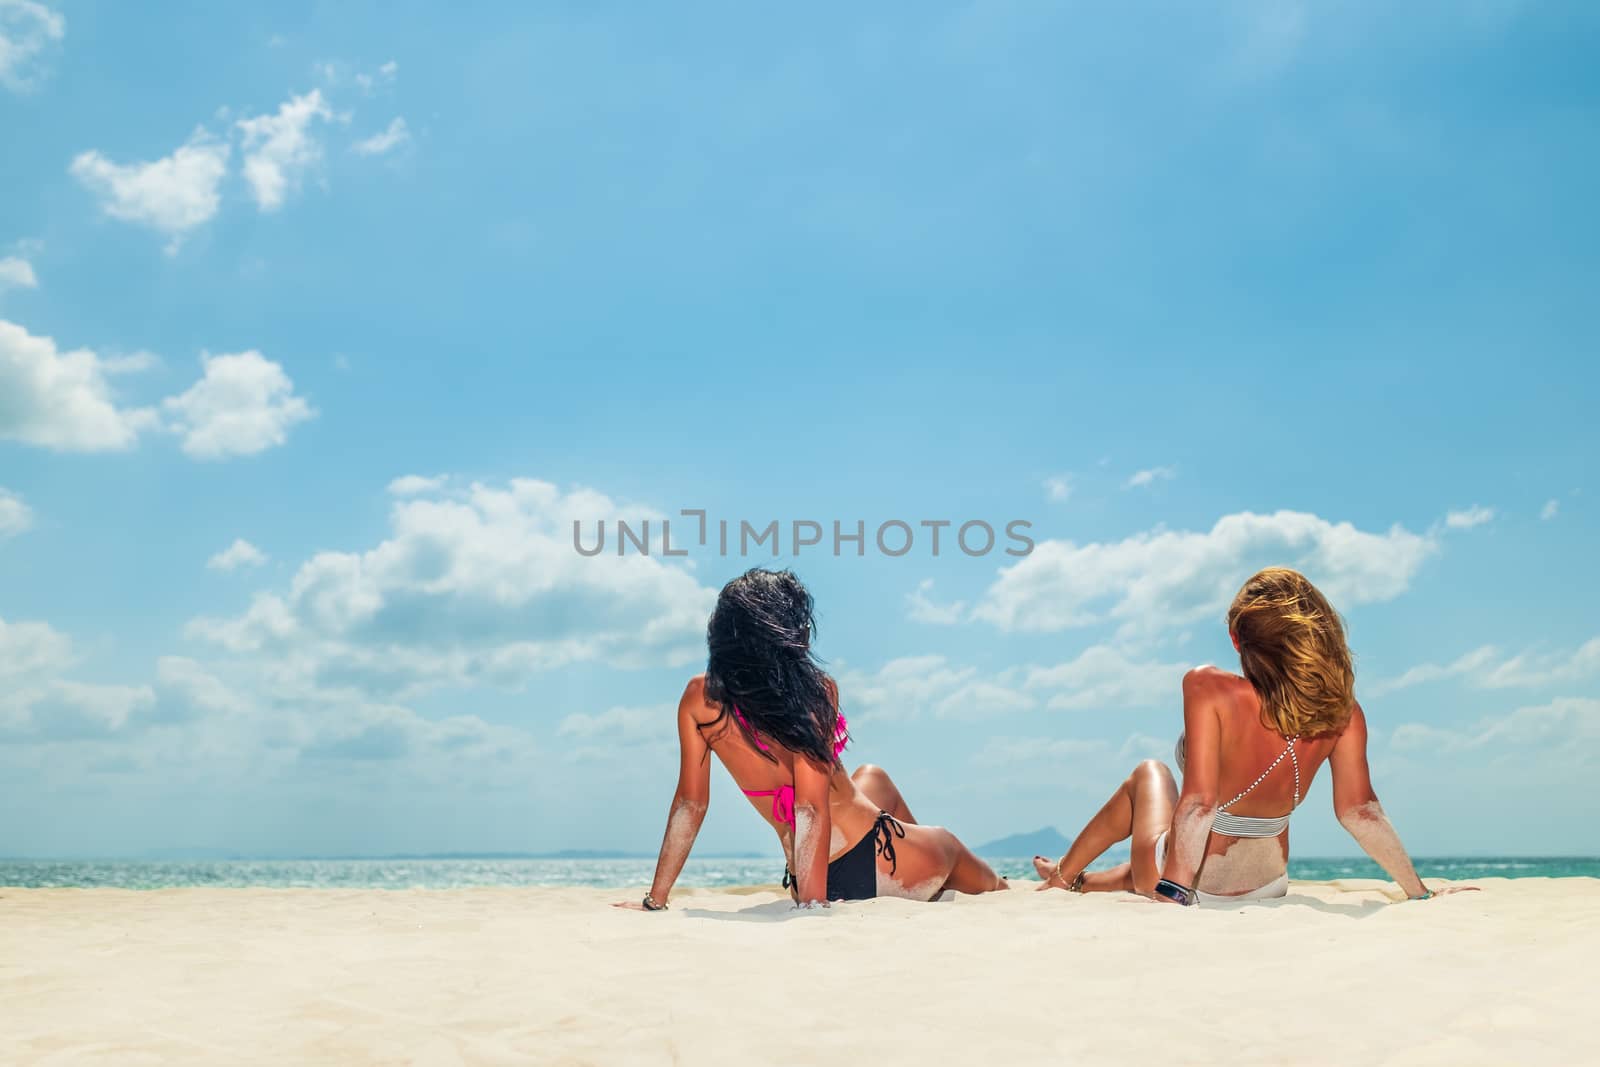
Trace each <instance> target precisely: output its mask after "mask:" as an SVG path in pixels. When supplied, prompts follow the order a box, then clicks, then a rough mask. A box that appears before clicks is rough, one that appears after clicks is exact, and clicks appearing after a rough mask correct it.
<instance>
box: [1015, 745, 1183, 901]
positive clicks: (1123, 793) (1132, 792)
mask: <svg viewBox="0 0 1600 1067" xmlns="http://www.w3.org/2000/svg"><path fill="white" fill-rule="evenodd" d="M1177 806H1178V784H1177V782H1176V781H1175V780H1174V779H1173V777H1172V772H1171V771H1170V770H1168V769H1167V765H1166V764H1164V763H1162V762H1160V761H1159V760H1145V761H1144V762H1143V763H1141V764H1139V766H1137V767H1135V768H1134V769H1133V773H1132V774H1130V775H1128V777H1127V780H1126V781H1124V782H1123V783H1122V784H1121V785H1120V786H1118V787H1117V791H1116V792H1115V793H1112V794H1111V799H1110V800H1108V801H1106V802H1105V806H1104V807H1102V808H1101V809H1100V810H1099V811H1098V812H1096V813H1095V816H1094V818H1092V819H1090V820H1089V822H1088V825H1086V826H1085V827H1084V828H1083V830H1082V832H1081V833H1079V834H1078V838H1077V840H1076V841H1074V842H1072V846H1071V847H1070V848H1068V849H1067V853H1066V855H1064V856H1062V857H1061V862H1060V863H1059V864H1052V863H1051V862H1050V861H1049V860H1047V859H1045V858H1044V857H1043V856H1035V857H1034V860H1033V865H1034V868H1035V869H1036V870H1037V871H1038V872H1039V877H1040V878H1043V879H1045V884H1044V885H1042V886H1040V888H1041V889H1048V888H1051V887H1058V888H1065V886H1066V885H1067V884H1068V883H1069V882H1070V881H1071V880H1072V879H1073V878H1076V877H1077V876H1078V873H1079V872H1081V871H1082V870H1083V869H1084V868H1085V867H1087V866H1089V864H1091V863H1093V862H1094V861H1095V860H1096V859H1097V858H1098V857H1099V856H1100V854H1101V853H1103V852H1104V851H1105V850H1106V849H1108V848H1110V847H1111V846H1112V845H1114V844H1116V843H1117V842H1118V841H1125V840H1127V839H1128V838H1130V837H1131V838H1132V839H1133V846H1132V850H1131V856H1130V861H1129V863H1128V864H1125V865H1124V866H1123V867H1118V868H1117V869H1115V870H1114V871H1098V872H1096V873H1095V874H1089V875H1085V876H1084V880H1083V888H1084V891H1085V892H1098V891H1104V890H1111V889H1131V890H1134V891H1136V892H1141V893H1143V892H1148V890H1149V889H1150V888H1151V887H1153V886H1154V885H1155V883H1156V879H1158V878H1159V877H1160V876H1161V872H1160V871H1159V870H1157V869H1156V861H1155V842H1156V838H1158V837H1160V836H1161V834H1162V833H1163V832H1164V831H1166V830H1167V829H1168V828H1169V827H1171V825H1172V813H1173V811H1174V809H1176V808H1177ZM1057 870H1060V871H1062V872H1063V874H1064V880H1063V879H1060V878H1057V877H1056V874H1055V872H1056V871H1057Z"/></svg>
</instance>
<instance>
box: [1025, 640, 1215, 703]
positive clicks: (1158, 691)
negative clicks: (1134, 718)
mask: <svg viewBox="0 0 1600 1067" xmlns="http://www.w3.org/2000/svg"><path fill="white" fill-rule="evenodd" d="M1189 666H1190V665H1188V664H1183V663H1162V662H1159V661H1155V660H1144V659H1139V658H1137V657H1134V656H1131V655H1129V653H1128V652H1127V651H1125V650H1123V649H1119V648H1116V647H1114V646H1111V645H1095V646H1094V647H1092V648H1088V649H1085V650H1084V651H1083V652H1081V653H1079V654H1078V655H1077V656H1076V657H1075V658H1073V659H1071V660H1068V661H1067V662H1065V663H1061V664H1057V665H1056V666H1054V667H1032V668H1029V669H1028V671H1027V672H1026V676H1025V681H1024V683H1023V684H1024V686H1025V687H1026V688H1027V689H1028V690H1029V691H1032V692H1042V693H1046V694H1048V696H1047V698H1046V706H1047V707H1050V708H1061V709H1069V710H1075V709H1085V710H1093V709H1098V708H1125V707H1158V706H1161V705H1164V704H1165V705H1174V706H1176V705H1177V704H1178V703H1179V700H1180V698H1179V695H1178V693H1179V682H1180V680H1181V679H1182V677H1183V673H1184V671H1186V670H1187V669H1188V667H1189Z"/></svg>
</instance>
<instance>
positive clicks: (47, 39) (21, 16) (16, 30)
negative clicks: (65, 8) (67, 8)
mask: <svg viewBox="0 0 1600 1067" xmlns="http://www.w3.org/2000/svg"><path fill="white" fill-rule="evenodd" d="M66 33H67V20H66V19H64V18H62V17H61V14H60V12H58V11H54V10H52V9H51V8H49V7H46V6H45V5H44V4H41V3H37V2H36V0H0V85H4V86H5V87H6V88H7V89H10V90H11V91H12V92H19V93H20V92H26V91H27V90H29V89H31V88H33V86H34V85H35V84H36V82H37V80H38V71H37V69H36V67H37V64H36V61H37V60H38V59H39V57H40V56H42V55H43V54H44V52H45V49H46V48H48V47H49V46H50V45H51V44H54V43H55V42H57V41H60V40H61V39H62V38H63V37H65V36H66Z"/></svg>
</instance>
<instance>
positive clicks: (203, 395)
mask: <svg viewBox="0 0 1600 1067" xmlns="http://www.w3.org/2000/svg"><path fill="white" fill-rule="evenodd" d="M202 364H203V366H204V367H205V374H204V376H203V377H202V378H201V379H200V380H199V381H198V382H196V383H195V384H194V385H192V386H190V387H189V389H188V391H186V392H184V393H182V394H181V395H179V396H174V397H168V398H167V399H166V400H165V401H163V402H162V408H163V410H164V411H165V412H166V413H167V415H168V417H169V419H170V420H171V421H170V428H171V429H172V430H173V431H175V432H177V433H180V434H182V435H183V450H184V452H185V453H186V454H188V455H190V456H192V457H194V458H196V459H223V458H226V457H228V456H249V455H254V454H256V453H257V452H262V451H265V450H266V449H268V448H272V447H274V446H276V445H281V444H283V443H284V442H285V441H286V440H288V437H289V429H290V427H292V426H294V425H295V424H296V423H299V422H304V421H305V420H306V419H309V418H311V417H312V416H313V415H315V414H316V412H315V411H314V410H312V408H311V405H309V404H307V403H306V401H305V400H304V399H303V398H301V397H298V396H296V395H295V393H294V383H293V382H292V381H290V380H289V376H288V375H287V374H285V373H284V370H283V367H281V366H280V365H278V364H277V363H274V362H272V361H271V360H269V359H266V358H264V357H263V356H262V355H261V353H260V352H256V351H253V350H252V351H249V352H239V353H236V354H232V355H221V356H206V357H204V359H203V360H202Z"/></svg>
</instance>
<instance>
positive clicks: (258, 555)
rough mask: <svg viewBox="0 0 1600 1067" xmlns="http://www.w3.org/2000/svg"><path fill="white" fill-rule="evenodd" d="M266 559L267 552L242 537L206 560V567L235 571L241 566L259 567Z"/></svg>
mask: <svg viewBox="0 0 1600 1067" xmlns="http://www.w3.org/2000/svg"><path fill="white" fill-rule="evenodd" d="M266 561H267V554H266V553H265V552H263V551H261V550H260V549H259V548H257V547H256V546H255V545H252V544H251V543H250V542H249V541H246V540H245V539H244V538H242V537H237V538H235V539H234V542H233V544H231V545H229V546H228V547H227V548H225V549H223V550H222V551H221V552H218V553H217V554H216V555H214V556H212V557H211V558H210V559H208V560H206V567H207V568H208V569H210V570H214V571H236V570H238V569H239V568H241V567H259V566H261V565H262V564H263V563H265V562H266Z"/></svg>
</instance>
